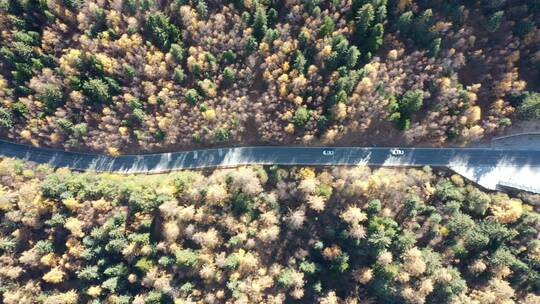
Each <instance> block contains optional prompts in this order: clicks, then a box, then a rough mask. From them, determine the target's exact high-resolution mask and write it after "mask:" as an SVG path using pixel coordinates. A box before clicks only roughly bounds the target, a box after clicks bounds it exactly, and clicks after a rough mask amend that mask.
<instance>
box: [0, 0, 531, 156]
mask: <svg viewBox="0 0 540 304" xmlns="http://www.w3.org/2000/svg"><path fill="white" fill-rule="evenodd" d="M539 23H540V0H453V1H443V0H416V1H415V0H332V1H330V0H327V1H321V0H281V1H277V0H230V1H229V0H227V1H218V0H174V1H157V0H91V1H82V0H0V137H2V138H4V139H9V140H12V141H17V142H21V143H26V144H31V145H34V146H46V147H54V148H61V149H67V150H84V151H99V152H106V153H108V154H111V155H118V154H121V153H128V152H131V153H133V152H136V151H143V152H151V151H173V150H179V149H188V148H192V147H197V146H215V145H228V144H238V143H243V144H246V143H248V144H266V143H271V144H326V145H330V144H351V143H352V144H358V145H360V144H364V145H365V144H382V143H385V141H391V142H392V143H393V144H407V145H418V144H421V145H432V146H443V145H466V144H468V143H471V142H476V141H479V140H481V139H482V138H488V139H489V138H490V136H493V135H494V134H498V133H500V132H503V131H504V130H505V129H506V130H507V129H508V128H512V127H513V126H515V125H516V124H518V125H519V123H521V122H524V121H533V122H534V121H535V120H536V121H538V119H539V118H540V95H539V94H538V93H537V92H538V91H539V90H540V82H539V79H540V75H539V70H540V29H539V25H540V24H539Z"/></svg>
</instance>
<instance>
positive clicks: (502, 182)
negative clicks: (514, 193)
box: [497, 181, 540, 194]
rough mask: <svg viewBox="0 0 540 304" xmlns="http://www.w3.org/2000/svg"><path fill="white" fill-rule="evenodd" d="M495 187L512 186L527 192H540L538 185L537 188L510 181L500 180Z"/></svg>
mask: <svg viewBox="0 0 540 304" xmlns="http://www.w3.org/2000/svg"><path fill="white" fill-rule="evenodd" d="M497 187H507V188H512V189H516V190H520V191H527V192H531V193H536V194H540V187H539V188H534V187H530V186H526V185H523V184H519V183H513V182H510V181H500V182H499V183H498V184H497Z"/></svg>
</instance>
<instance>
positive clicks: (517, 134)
mask: <svg viewBox="0 0 540 304" xmlns="http://www.w3.org/2000/svg"><path fill="white" fill-rule="evenodd" d="M525 135H538V136H540V132H526V133H516V134H510V135H503V136H498V137H493V138H492V139H491V141H497V140H502V139H506V138H512V137H519V136H525Z"/></svg>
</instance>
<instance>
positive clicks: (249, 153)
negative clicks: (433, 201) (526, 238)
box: [0, 140, 540, 191]
mask: <svg viewBox="0 0 540 304" xmlns="http://www.w3.org/2000/svg"><path fill="white" fill-rule="evenodd" d="M325 150H331V151H332V152H331V153H330V154H333V155H323V151H325ZM390 150H391V148H379V147H333V148H328V147H283V146H279V147H278V146H260V147H236V148H219V149H205V150H194V151H185V152H173V153H159V154H140V155H121V156H118V157H112V156H108V155H101V154H89V153H77V152H67V151H60V150H52V149H46V148H36V147H31V146H26V145H20V144H15V143H11V142H7V141H3V140H0V155H3V156H6V157H14V158H20V159H24V160H26V161H33V162H36V163H46V164H49V165H51V166H54V167H68V168H70V169H73V170H77V171H96V172H116V173H163V172H169V171H174V170H182V169H196V168H209V167H231V166H237V165H249V164H264V165H269V164H276V165H359V164H364V165H371V166H390V167H411V166H436V167H448V168H452V169H455V168H460V169H461V171H463V172H464V171H470V172H472V173H470V172H469V175H471V174H474V176H472V177H471V176H467V177H468V178H470V179H472V180H478V179H479V178H481V177H482V175H483V174H489V173H490V172H493V171H494V170H496V169H500V168H506V169H511V170H513V171H516V170H518V171H519V170H521V169H524V168H525V169H527V170H528V171H531V172H533V173H538V179H536V181H535V184H536V187H537V188H539V191H540V151H539V150H519V149H493V148H401V150H403V151H404V154H403V155H401V156H392V155H391V153H390ZM455 171H458V172H459V173H461V174H465V173H463V172H460V170H455ZM499 171H500V170H499ZM499 171H498V172H499ZM501 174H503V173H501ZM512 174H514V173H512ZM514 175H515V174H514ZM509 178H511V180H510V179H509ZM523 178H527V179H529V178H530V177H525V176H523ZM532 178H535V177H532ZM520 179H521V178H520ZM506 181H507V182H508V183H510V182H512V183H513V184H516V176H510V177H508V176H507V179H506ZM529 181H530V180H529ZM519 183H520V182H519V181H518V183H517V184H519ZM533 186H534V185H533ZM488 188H489V186H488Z"/></svg>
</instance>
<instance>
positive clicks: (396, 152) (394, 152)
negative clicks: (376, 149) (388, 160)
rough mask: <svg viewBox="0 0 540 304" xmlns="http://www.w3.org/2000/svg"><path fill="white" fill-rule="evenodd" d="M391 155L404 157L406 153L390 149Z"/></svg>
mask: <svg viewBox="0 0 540 304" xmlns="http://www.w3.org/2000/svg"><path fill="white" fill-rule="evenodd" d="M390 154H392V156H402V155H403V154H405V151H403V150H401V149H398V148H393V149H390Z"/></svg>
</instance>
